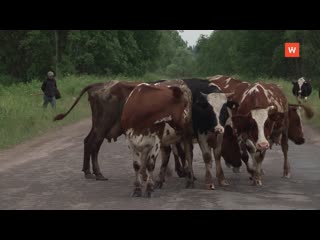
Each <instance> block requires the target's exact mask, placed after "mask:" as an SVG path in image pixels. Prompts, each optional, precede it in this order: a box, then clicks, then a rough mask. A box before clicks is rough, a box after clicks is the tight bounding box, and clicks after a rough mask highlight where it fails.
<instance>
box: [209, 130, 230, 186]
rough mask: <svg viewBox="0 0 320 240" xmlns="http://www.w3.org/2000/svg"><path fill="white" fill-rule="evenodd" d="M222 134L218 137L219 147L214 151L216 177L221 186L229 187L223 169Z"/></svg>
mask: <svg viewBox="0 0 320 240" xmlns="http://www.w3.org/2000/svg"><path fill="white" fill-rule="evenodd" d="M222 138H223V135H222V134H218V135H217V146H216V147H215V148H214V149H213V154H214V159H215V162H216V177H217V179H218V182H219V184H220V185H221V186H228V185H229V183H228V181H227V180H226V179H225V177H224V173H223V170H222V167H221V147H222Z"/></svg>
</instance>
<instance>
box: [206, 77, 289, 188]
mask: <svg viewBox="0 0 320 240" xmlns="http://www.w3.org/2000/svg"><path fill="white" fill-rule="evenodd" d="M209 80H210V81H211V82H212V83H214V84H215V85H217V86H219V87H220V89H221V90H222V91H228V92H230V91H234V92H235V94H234V96H233V100H234V101H236V102H238V103H239V107H238V108H237V111H236V112H234V113H233V116H232V123H233V129H234V132H235V133H236V135H237V138H238V142H239V148H240V149H242V147H243V146H246V149H247V150H248V151H249V153H250V155H251V157H252V160H253V165H254V167H255V170H254V171H252V170H251V166H249V162H247V163H246V165H247V169H248V172H249V173H250V174H252V173H253V174H252V177H253V179H254V183H255V184H257V185H262V181H261V164H262V161H263V159H264V156H265V153H266V150H267V149H269V148H270V145H272V144H273V143H280V141H281V147H282V151H283V152H284V156H285V159H284V176H286V177H289V175H290V166H289V162H288V158H287V152H288V127H289V122H288V111H289V110H288V102H287V98H286V96H285V95H284V93H283V92H282V91H281V89H280V88H279V87H278V86H277V85H275V84H267V83H260V82H259V83H252V84H250V83H247V82H242V81H239V80H235V79H232V78H230V77H227V76H216V77H212V78H209Z"/></svg>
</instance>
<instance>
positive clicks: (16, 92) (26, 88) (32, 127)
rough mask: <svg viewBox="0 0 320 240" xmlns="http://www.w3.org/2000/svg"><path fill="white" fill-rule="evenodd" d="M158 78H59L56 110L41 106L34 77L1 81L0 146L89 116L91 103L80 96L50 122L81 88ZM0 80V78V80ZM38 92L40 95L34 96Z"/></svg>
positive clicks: (73, 98) (150, 75)
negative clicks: (28, 80)
mask: <svg viewBox="0 0 320 240" xmlns="http://www.w3.org/2000/svg"><path fill="white" fill-rule="evenodd" d="M160 78H161V77H159V76H157V75H154V74H150V73H148V74H146V75H145V76H143V77H140V78H139V77H131V78H130V77H126V76H117V77H113V78H112V77H95V76H68V77H64V78H62V79H58V81H57V84H58V88H59V90H60V92H61V95H62V98H61V99H59V100H57V109H56V110H55V111H54V110H52V108H51V106H50V104H49V105H48V108H47V109H45V110H44V109H43V108H42V103H43V96H42V95H41V90H40V87H41V81H39V80H34V81H32V82H31V83H28V84H23V83H19V84H13V85H11V86H2V85H1V84H0V149H4V148H8V147H10V146H13V145H15V144H18V143H21V142H23V141H26V140H28V139H30V138H32V137H35V136H38V135H41V134H43V133H45V132H47V131H48V130H50V129H58V128H59V127H61V126H64V125H68V124H71V123H74V122H77V121H79V120H80V119H83V118H86V117H90V115H91V112H90V106H89V103H88V100H87V99H88V98H87V95H85V96H83V97H82V98H81V100H80V102H79V103H78V105H77V106H76V108H75V109H74V110H73V111H72V112H71V113H70V114H69V115H68V117H66V118H65V119H64V120H63V121H58V122H53V121H52V119H53V117H54V116H55V115H56V114H58V113H62V112H65V111H66V110H68V109H69V107H70V106H71V104H72V103H73V101H74V100H75V98H76V97H77V96H78V95H79V93H80V91H81V90H82V88H83V87H85V86H87V85H89V84H91V83H95V82H106V81H110V80H126V81H137V80H139V81H151V80H156V79H160ZM0 82H1V81H0ZM32 94H33V95H32ZM34 94H40V95H34Z"/></svg>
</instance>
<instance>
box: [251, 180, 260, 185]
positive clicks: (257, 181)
mask: <svg viewBox="0 0 320 240" xmlns="http://www.w3.org/2000/svg"><path fill="white" fill-rule="evenodd" d="M253 183H254V185H255V186H262V181H261V180H255V181H254V182H253Z"/></svg>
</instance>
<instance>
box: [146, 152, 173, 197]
mask: <svg viewBox="0 0 320 240" xmlns="http://www.w3.org/2000/svg"><path fill="white" fill-rule="evenodd" d="M169 149H170V150H171V148H170V147H169ZM158 154H159V148H158V149H157V150H155V147H154V146H153V148H152V150H151V151H150V152H149V154H148V157H147V159H146V160H147V161H146V169H147V186H146V191H145V197H147V198H150V197H151V193H152V192H153V189H154V183H153V171H154V167H155V165H156V159H157V157H158ZM169 156H170V153H169Z"/></svg>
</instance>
